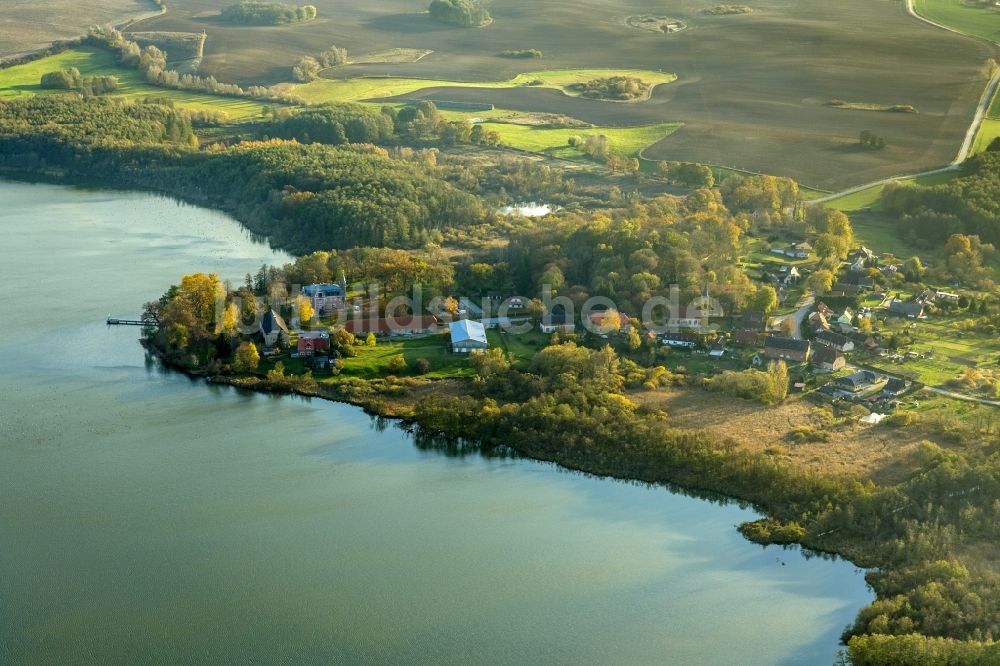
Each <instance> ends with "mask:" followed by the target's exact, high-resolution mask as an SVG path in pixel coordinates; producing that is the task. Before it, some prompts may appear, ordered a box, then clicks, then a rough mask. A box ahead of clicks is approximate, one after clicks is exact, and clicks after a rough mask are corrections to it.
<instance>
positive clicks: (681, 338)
mask: <svg viewBox="0 0 1000 666" xmlns="http://www.w3.org/2000/svg"><path fill="white" fill-rule="evenodd" d="M663 339H664V340H673V341H675V342H698V336H696V335H695V334H694V333H680V332H678V333H664V334H663Z"/></svg>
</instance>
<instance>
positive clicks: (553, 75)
mask: <svg viewBox="0 0 1000 666" xmlns="http://www.w3.org/2000/svg"><path fill="white" fill-rule="evenodd" d="M609 76H630V77H637V78H640V79H642V80H643V81H644V82H646V83H648V84H651V85H652V86H653V87H655V86H658V85H661V84H664V83H670V82H672V81H674V80H676V79H677V76H676V75H674V74H666V73H664V72H654V71H651V70H645V69H550V70H542V71H539V72H528V73H525V74H518V75H517V76H515V77H514V78H513V79H510V80H508V81H447V80H441V79H415V78H413V79H411V78H379V77H375V78H353V79H332V78H331V79H321V80H319V81H313V82H311V83H304V84H300V85H297V86H295V87H294V88H293V89H292V93H293V94H294V95H295V96H297V97H300V98H302V99H303V100H305V101H306V102H308V103H310V104H318V103H322V102H357V101H361V100H365V99H373V98H380V97H396V96H398V95H408V94H410V93H415V92H417V91H418V90H423V89H424V88H441V87H448V88H521V87H532V88H554V89H556V90H561V91H562V92H563V93H565V94H567V95H570V96H573V97H576V96H579V93H577V92H576V91H574V90H572V88H571V86H573V85H574V84H578V83H584V82H586V81H590V80H592V79H596V78H604V77H609ZM534 81H541V83H538V84H536V85H533V86H529V85H528V84H529V83H531V82H534Z"/></svg>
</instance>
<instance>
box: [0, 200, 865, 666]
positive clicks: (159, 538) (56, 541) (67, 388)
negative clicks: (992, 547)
mask: <svg viewBox="0 0 1000 666" xmlns="http://www.w3.org/2000/svg"><path fill="white" fill-rule="evenodd" d="M0 238H2V239H3V245H2V251H3V262H2V266H3V267H2V269H0V271H2V272H0V274H2V276H3V291H2V293H0V313H2V314H0V322H2V325H0V663H2V664H29V663H30V664H47V663H57V662H59V663H65V664H75V663H113V664H144V663H184V664H219V663H248V662H254V663H260V664H270V663H310V664H313V663H315V664H320V663H407V664H410V663H417V662H422V663H427V662H431V663H454V664H462V663H473V662H480V663H516V664H557V663H565V664H591V663H615V664H639V663H661V664H662V663H672V664H824V665H825V664H830V663H831V662H832V658H833V654H834V652H835V651H836V649H837V636H838V634H839V632H840V630H841V629H842V628H843V627H844V625H846V624H847V623H849V622H850V621H851V620H852V619H853V617H854V615H855V613H856V612H857V610H858V608H859V607H860V606H861V605H863V604H865V603H867V602H868V601H870V599H871V594H870V592H869V591H868V590H867V588H866V585H865V583H864V580H863V578H862V576H861V575H860V573H859V572H858V571H857V570H856V569H855V568H854V567H853V566H852V565H851V564H849V563H846V562H842V561H829V560H823V559H819V558H813V559H809V560H806V559H805V558H804V557H803V556H802V554H801V553H800V552H799V551H798V550H782V549H779V548H773V547H772V548H767V549H762V548H760V547H759V546H756V545H753V544H751V543H749V542H747V541H745V540H743V539H742V538H741V537H740V535H739V534H738V533H737V532H736V530H735V529H734V525H736V524H737V523H739V522H741V521H743V520H746V519H748V518H751V517H752V515H753V514H752V513H751V512H750V511H746V510H743V509H740V508H739V507H737V506H735V505H729V506H719V505H717V504H713V503H710V502H707V501H704V500H699V499H693V498H689V497H684V496H681V495H675V494H671V493H669V492H667V491H666V490H663V489H656V488H647V487H641V486H637V485H629V484H625V483H619V482H615V481H609V480H601V479H594V478H589V477H586V476H583V475H579V474H573V473H568V472H564V471H560V470H559V469H557V468H556V467H554V466H551V465H546V464H539V463H533V462H530V461H513V460H484V459H482V458H480V457H478V456H469V457H464V458H459V457H447V456H445V455H442V454H441V453H437V452H434V451H423V450H420V449H418V448H416V447H415V446H414V445H413V442H412V439H411V437H410V436H409V435H408V434H407V433H405V432H403V431H401V430H399V429H398V428H396V427H393V426H390V427H389V428H388V429H385V430H384V431H381V432H380V431H379V430H378V429H376V428H375V427H374V426H373V423H372V421H371V419H370V418H369V417H368V416H366V415H365V414H364V413H363V412H362V411H361V410H359V409H356V408H353V407H350V406H345V405H338V404H332V403H325V402H320V401H311V402H310V401H307V400H303V399H298V398H289V397H280V398H279V397H271V396H263V395H254V394H245V393H240V392H238V391H236V390H233V389H229V388H221V387H210V386H207V385H205V384H204V383H201V382H197V381H192V380H189V379H187V378H186V377H183V376H181V375H177V374H174V373H169V372H164V371H161V370H160V369H158V368H157V366H156V365H155V364H153V363H150V362H149V361H147V359H146V357H145V354H144V352H143V350H142V348H141V347H140V346H139V345H138V344H137V343H136V336H137V334H138V330H137V329H135V328H131V327H107V326H105V324H104V318H105V317H106V316H107V315H108V314H112V315H115V316H122V317H128V316H135V315H138V314H139V312H140V310H141V307H142V304H143V303H144V302H145V301H148V300H152V299H153V298H155V297H157V296H158V295H159V294H160V293H162V292H163V291H164V290H165V289H166V287H167V286H168V285H169V284H171V283H173V282H176V281H177V280H178V279H179V277H180V276H181V275H182V274H184V273H186V272H194V271H197V270H211V271H215V272H218V273H219V274H220V275H221V276H222V277H224V278H226V277H228V278H232V279H233V280H234V281H236V282H239V281H241V280H242V277H241V276H242V275H243V274H245V273H246V272H248V271H251V272H252V271H255V270H256V269H257V267H259V266H260V264H261V263H262V262H265V261H268V262H275V261H277V262H280V261H283V260H284V259H286V257H284V256H283V255H280V254H276V253H274V252H272V251H270V250H268V249H267V248H266V247H265V246H262V245H259V244H256V243H254V242H252V241H250V240H249V239H248V238H247V236H246V234H245V233H244V231H243V230H242V229H241V227H239V225H237V223H236V222H234V221H232V220H231V219H230V218H227V217H226V216H224V215H221V214H217V213H213V212H208V211H205V210H200V209H196V208H191V207H186V206H182V205H178V204H177V203H175V202H173V201H170V200H168V199H163V198H159V197H155V196H150V195H145V194H136V193H122V192H94V191H84V190H77V189H70V188H64V187H57V186H51V185H30V184H14V183H3V182H0Z"/></svg>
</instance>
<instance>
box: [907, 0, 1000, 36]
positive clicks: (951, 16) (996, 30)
mask: <svg viewBox="0 0 1000 666" xmlns="http://www.w3.org/2000/svg"><path fill="white" fill-rule="evenodd" d="M913 4H914V9H916V10H917V13H918V14H920V15H921V16H924V17H927V18H929V19H930V20H932V21H936V22H938V23H941V24H942V25H946V26H948V27H950V28H954V29H955V30H958V31H960V32H964V33H965V34H967V35H975V36H976V37H982V38H983V39H988V40H990V41H993V42H998V43H1000V13H998V12H995V11H993V10H991V9H986V8H979V7H968V6H966V5H964V4H963V3H962V0H914V3H913Z"/></svg>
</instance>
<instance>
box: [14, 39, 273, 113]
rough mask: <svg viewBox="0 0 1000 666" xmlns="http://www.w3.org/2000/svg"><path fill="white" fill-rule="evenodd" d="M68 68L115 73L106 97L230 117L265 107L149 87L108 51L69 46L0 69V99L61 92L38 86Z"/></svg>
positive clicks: (87, 72)
mask: <svg viewBox="0 0 1000 666" xmlns="http://www.w3.org/2000/svg"><path fill="white" fill-rule="evenodd" d="M70 67H75V68H77V69H78V70H80V73H81V74H83V75H84V76H95V75H104V74H113V75H114V76H117V77H118V90H117V91H116V92H114V93H111V95H110V96H112V97H119V98H122V99H139V98H143V97H159V98H164V99H168V100H170V101H172V102H173V103H174V104H176V105H177V106H178V107H181V108H184V109H189V110H192V111H207V110H214V111H223V112H225V113H226V114H228V115H229V117H230V118H232V119H234V120H238V119H241V118H247V117H250V116H258V115H260V114H261V112H262V111H263V110H264V109H265V108H266V107H267V106H269V104H268V103H267V102H263V101H261V102H258V101H255V100H252V99H241V98H236V97H223V96H220V95H210V94H207V93H199V92H191V91H188V90H173V89H170V88H160V87H157V86H152V85H150V84H148V83H146V82H145V81H144V80H143V78H142V76H141V75H140V74H139V72H138V71H136V70H134V69H129V68H125V67H119V66H118V63H117V62H116V61H115V59H114V56H113V55H112V54H110V53H108V52H106V51H101V50H98V49H90V48H79V49H72V50H69V51H64V52H62V53H59V54H56V55H53V56H49V57H47V58H42V59H40V60H35V61H33V62H29V63H26V64H23V65H17V66H14V67H9V68H7V69H0V99H5V98H11V97H17V96H18V95H46V94H58V93H60V92H61V91H58V90H45V89H43V88H42V87H41V86H40V85H39V84H40V81H41V78H42V75H43V74H46V73H48V72H52V71H56V70H62V69H68V68H70Z"/></svg>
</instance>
